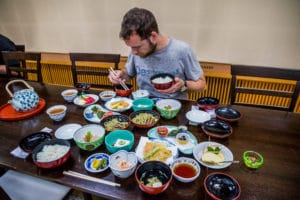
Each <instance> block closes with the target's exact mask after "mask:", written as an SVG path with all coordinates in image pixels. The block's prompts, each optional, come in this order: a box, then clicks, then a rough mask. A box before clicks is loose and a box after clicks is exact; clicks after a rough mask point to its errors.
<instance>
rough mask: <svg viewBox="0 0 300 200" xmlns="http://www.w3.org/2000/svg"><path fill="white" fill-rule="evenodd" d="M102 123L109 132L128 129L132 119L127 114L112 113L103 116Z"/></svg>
mask: <svg viewBox="0 0 300 200" xmlns="http://www.w3.org/2000/svg"><path fill="white" fill-rule="evenodd" d="M100 124H101V125H102V126H103V127H104V128H105V130H106V131H107V132H110V131H114V130H120V129H127V128H128V127H129V126H130V119H129V117H127V116H126V115H110V116H107V117H105V118H103V119H102V120H101V122H100Z"/></svg>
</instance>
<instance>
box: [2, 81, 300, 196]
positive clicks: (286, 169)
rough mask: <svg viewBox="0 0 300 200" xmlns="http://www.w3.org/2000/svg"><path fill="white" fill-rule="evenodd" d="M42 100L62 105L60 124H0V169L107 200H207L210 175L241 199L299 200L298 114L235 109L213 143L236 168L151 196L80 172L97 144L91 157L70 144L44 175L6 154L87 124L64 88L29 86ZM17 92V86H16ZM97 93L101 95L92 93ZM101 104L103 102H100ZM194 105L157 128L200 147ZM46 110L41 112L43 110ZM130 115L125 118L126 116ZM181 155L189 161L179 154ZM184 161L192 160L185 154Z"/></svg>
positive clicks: (34, 120) (42, 117)
mask: <svg viewBox="0 0 300 200" xmlns="http://www.w3.org/2000/svg"><path fill="white" fill-rule="evenodd" d="M6 83H7V80H5V79H1V80H0V91H1V98H0V105H3V104H6V103H7V101H8V100H9V99H10V97H9V96H8V94H7V92H6V91H5V85H6ZM29 84H31V85H32V86H33V87H34V88H35V90H36V92H37V93H38V94H39V96H40V97H42V98H44V99H45V100H46V108H48V107H50V106H52V105H55V104H65V105H66V106H67V109H68V110H67V115H66V117H65V119H64V120H63V121H62V122H53V121H52V120H51V119H50V118H49V117H48V115H47V114H46V113H45V110H43V111H42V112H41V113H40V114H37V115H35V116H33V117H31V118H29V119H24V120H20V121H10V122H8V121H0V166H2V167H5V168H11V169H15V170H17V171H20V172H24V173H27V174H30V175H33V176H38V177H41V178H44V179H47V180H51V181H54V182H58V183H61V184H64V185H67V186H70V187H72V188H74V189H77V190H81V191H83V192H87V193H90V194H93V195H96V196H100V197H104V198H108V199H180V200H184V199H188V200H192V199H209V198H208V196H207V195H206V194H205V190H204V187H203V181H204V178H205V177H206V176H207V175H208V174H209V173H211V172H216V171H220V172H225V173H228V174H230V175H231V176H233V177H234V178H235V179H236V180H237V181H238V182H239V184H240V186H241V191H242V192H241V196H240V199H299V198H300V193H299V184H300V126H299V125H300V114H295V113H288V112H284V111H275V110H267V109H259V108H252V107H242V106H234V108H236V109H238V110H239V111H240V112H241V113H242V114H243V117H242V119H241V120H240V121H239V122H238V123H234V124H232V127H233V134H232V135H231V136H230V137H229V138H228V139H211V141H216V142H219V143H221V144H224V145H226V146H227V147H228V148H229V149H230V150H231V151H232V153H233V155H234V159H235V160H240V161H241V162H240V163H239V164H232V165H230V166H229V167H228V168H226V169H221V170H214V169H208V168H206V167H204V166H201V174H200V176H199V177H198V178H197V179H196V180H195V181H194V182H192V183H181V182H178V181H177V180H175V179H173V181H172V183H171V185H170V187H169V188H168V189H167V190H166V191H165V192H164V193H162V194H159V195H156V196H151V195H148V194H146V193H144V192H142V191H141V190H140V189H139V187H138V185H137V183H136V181H135V179H134V175H132V176H130V177H129V178H127V179H120V178H118V177H116V176H114V175H113V174H112V173H111V171H110V170H109V169H108V170H106V171H105V172H102V173H99V174H90V173H89V172H87V171H86V170H85V169H84V161H85V159H86V158H87V157H88V156H89V155H91V154H93V153H96V152H106V153H107V151H106V149H105V145H104V144H103V145H101V146H100V147H99V148H98V149H96V150H95V151H92V152H85V151H82V150H79V148H78V147H77V146H76V144H75V143H74V142H71V144H72V152H71V159H69V160H68V161H67V163H65V164H64V165H63V166H61V167H59V168H56V169H51V170H45V169H40V168H38V167H37V166H35V165H34V163H33V162H32V159H31V157H30V156H29V157H27V158H26V159H21V158H16V157H14V156H12V155H11V154H10V152H11V151H12V150H13V149H15V148H16V147H17V146H18V143H19V141H20V140H21V138H23V137H25V136H27V135H29V134H31V133H34V132H38V131H39V130H41V129H42V128H44V127H48V128H51V129H53V131H52V133H51V134H52V135H53V136H54V132H55V130H56V129H58V128H59V127H60V126H62V125H64V124H67V123H79V124H81V125H85V124H88V123H89V122H87V121H86V120H85V119H84V117H83V110H84V109H83V108H81V107H78V106H76V105H74V104H69V103H66V102H65V101H64V99H63V98H62V97H61V95H60V93H61V92H62V91H63V90H64V89H66V87H62V86H54V85H41V84H39V83H32V82H30V83H29ZM14 88H15V89H16V90H18V89H19V87H17V85H16V86H15V87H14ZM90 93H95V94H98V93H99V91H90ZM98 103H100V104H103V102H101V101H100V102H98ZM194 104H195V102H192V101H182V106H183V107H182V109H181V110H180V113H179V114H178V116H177V117H176V118H174V119H171V120H166V119H161V120H160V121H159V124H158V125H176V126H178V125H187V126H188V129H189V131H190V132H192V133H193V135H194V136H195V137H196V138H197V140H198V142H203V141H208V137H207V136H206V135H205V134H204V133H203V132H202V130H201V129H200V127H197V126H191V125H188V120H187V119H186V117H185V113H186V112H187V111H189V110H190V109H191V106H192V105H194ZM46 108H45V109H46ZM130 112H131V111H128V112H127V113H125V114H130ZM130 130H132V132H133V133H134V135H135V145H134V147H133V149H132V151H134V149H135V147H136V145H137V144H138V142H139V139H140V136H146V135H147V131H148V130H147V129H140V128H135V127H130ZM245 150H255V151H258V152H260V153H261V154H262V155H263V156H264V159H265V163H264V164H263V166H262V167H261V168H259V169H257V170H250V169H248V168H246V167H245V165H244V164H243V162H242V153H243V152H244V151H245ZM179 156H187V155H182V154H179ZM187 157H192V155H188V156H187ZM64 170H73V171H77V172H80V173H83V174H88V175H91V176H94V177H99V178H103V179H106V180H110V181H114V182H117V183H120V184H121V187H112V186H107V185H103V184H100V183H94V182H91V181H86V180H80V179H77V178H73V177H68V176H64V175H63V174H62V173H63V171H64Z"/></svg>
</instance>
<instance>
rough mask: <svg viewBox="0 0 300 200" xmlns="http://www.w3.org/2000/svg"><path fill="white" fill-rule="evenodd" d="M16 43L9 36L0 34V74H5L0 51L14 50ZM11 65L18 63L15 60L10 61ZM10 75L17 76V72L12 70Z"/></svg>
mask: <svg viewBox="0 0 300 200" xmlns="http://www.w3.org/2000/svg"><path fill="white" fill-rule="evenodd" d="M16 50H17V49H16V45H15V43H13V41H11V40H10V39H9V38H7V37H5V36H4V35H1V34H0V74H6V67H5V63H4V60H3V56H2V53H1V52H2V51H16ZM11 64H12V65H16V66H18V65H19V63H18V62H17V61H13V62H11ZM12 75H15V76H17V75H18V73H17V72H14V71H12Z"/></svg>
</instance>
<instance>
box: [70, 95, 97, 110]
mask: <svg viewBox="0 0 300 200" xmlns="http://www.w3.org/2000/svg"><path fill="white" fill-rule="evenodd" d="M98 100H99V96H98V95H95V94H84V95H80V96H78V97H76V98H75V99H74V101H73V103H74V104H76V105H77V106H81V107H86V106H89V105H92V104H94V103H96V102H97V101H98Z"/></svg>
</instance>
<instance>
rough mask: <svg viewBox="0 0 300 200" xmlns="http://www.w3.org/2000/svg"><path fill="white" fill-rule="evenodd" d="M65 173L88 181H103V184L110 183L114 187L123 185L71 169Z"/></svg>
mask: <svg viewBox="0 0 300 200" xmlns="http://www.w3.org/2000/svg"><path fill="white" fill-rule="evenodd" d="M63 174H64V175H68V176H72V177H76V178H81V179H84V180H88V181H93V182H97V183H102V184H105V185H110V186H114V187H121V184H119V183H115V182H111V181H107V180H104V179H101V178H96V177H92V176H88V175H84V174H80V173H78V172H74V171H70V170H69V171H64V172H63Z"/></svg>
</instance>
